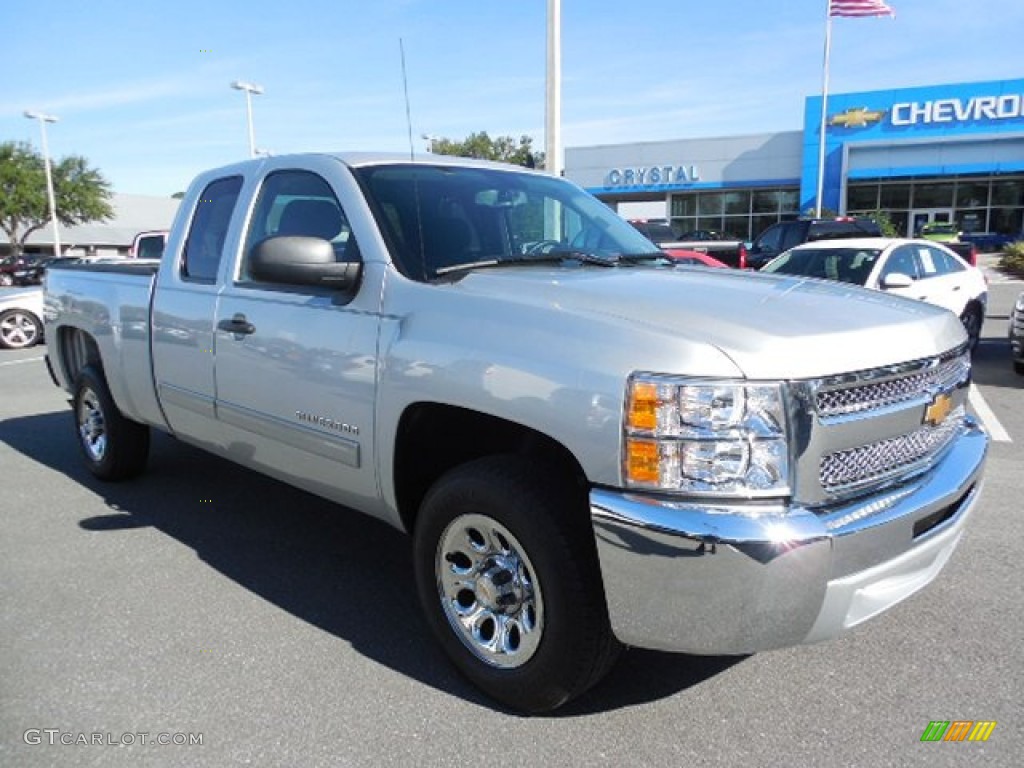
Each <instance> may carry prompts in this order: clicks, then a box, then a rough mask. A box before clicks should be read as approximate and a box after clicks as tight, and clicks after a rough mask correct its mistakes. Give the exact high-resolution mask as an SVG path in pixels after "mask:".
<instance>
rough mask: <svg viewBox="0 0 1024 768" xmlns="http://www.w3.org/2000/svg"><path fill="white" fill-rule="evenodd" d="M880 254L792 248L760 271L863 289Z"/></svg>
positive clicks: (874, 250) (876, 251) (871, 250)
mask: <svg viewBox="0 0 1024 768" xmlns="http://www.w3.org/2000/svg"><path fill="white" fill-rule="evenodd" d="M880 253H881V250H880V249H878V248H794V249H793V250H791V251H786V252H785V253H784V254H782V255H781V256H779V257H778V258H776V259H775V260H774V261H771V262H769V263H768V264H766V265H765V267H764V268H763V269H762V270H761V271H762V272H778V273H779V274H783V275H799V276H801V277H818V278H821V279H823V280H839V281H840V282H843V283H853V284H854V285H864V284H865V283H866V282H867V279H868V275H870V274H871V269H872V268H873V267H874V266H875V262H876V261H878V256H879V254H880Z"/></svg>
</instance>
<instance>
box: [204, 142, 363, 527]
mask: <svg viewBox="0 0 1024 768" xmlns="http://www.w3.org/2000/svg"><path fill="white" fill-rule="evenodd" d="M287 162H289V161H287V160H285V159H282V160H277V161H276V160H270V161H268V164H267V165H265V166H263V169H262V170H261V172H260V174H259V177H258V178H256V179H255V180H254V188H253V189H254V196H255V202H254V203H253V205H252V206H251V208H250V211H249V214H248V222H247V224H246V226H245V229H244V232H243V233H242V237H241V241H240V242H241V248H240V250H239V253H238V255H237V260H236V262H235V263H234V264H233V265H231V268H230V270H229V273H227V274H226V277H225V283H224V287H223V290H222V292H221V295H220V298H219V303H218V307H217V312H216V318H215V325H216V328H217V330H216V338H215V347H216V368H215V378H216V406H217V417H218V420H219V421H220V424H221V429H222V432H223V435H224V439H225V441H226V446H227V450H228V453H229V455H230V456H231V458H233V459H235V460H236V461H239V462H241V463H244V464H247V465H249V466H252V467H254V468H257V469H259V470H261V471H263V472H266V473H268V474H271V475H274V476H277V477H280V478H282V479H285V480H287V481H288V482H290V483H293V484H295V485H298V486H299V487H303V488H307V489H309V490H314V491H316V492H317V493H320V494H322V495H325V496H328V497H329V498H333V499H335V500H336V501H340V502H342V503H349V504H354V505H358V506H362V507H363V508H365V507H366V506H367V500H372V499H375V498H376V497H377V496H378V493H377V487H376V476H375V470H374V461H373V449H374V446H373V436H374V429H373V427H374V424H373V415H374V398H375V388H376V381H377V332H378V325H379V322H380V315H379V312H380V295H381V284H382V280H383V265H381V264H375V265H373V267H372V268H367V267H368V265H365V264H363V267H362V277H361V282H360V284H359V285H358V286H357V287H356V288H355V289H353V290H351V291H347V292H341V291H339V290H337V289H332V288H328V287H320V286H297V285H286V284H281V283H276V282H270V281H266V280H264V281H259V280H256V279H255V278H253V276H252V275H251V274H250V273H249V270H248V260H249V256H250V254H251V253H252V249H253V248H254V246H256V245H258V244H259V243H260V242H262V241H264V240H267V239H269V238H274V237H281V236H303V237H316V238H321V239H323V240H327V241H329V242H330V243H331V245H332V246H333V249H334V253H335V258H336V260H338V261H348V262H353V261H355V262H362V255H361V253H360V249H359V243H358V242H357V238H356V236H355V234H354V233H353V231H352V227H351V224H350V221H349V215H348V213H347V210H346V209H347V208H348V207H349V206H350V205H352V206H358V205H360V204H363V203H362V199H361V196H360V193H359V191H358V187H357V186H356V184H355V181H354V179H352V177H351V174H350V172H349V171H348V170H347V169H346V168H345V167H344V166H343V165H342V164H341V163H339V162H338V161H337V160H335V159H334V158H329V157H316V156H310V157H306V158H303V160H302V161H301V162H302V165H303V167H295V166H294V165H292V166H288V165H282V164H283V163H287ZM292 162H294V161H292Z"/></svg>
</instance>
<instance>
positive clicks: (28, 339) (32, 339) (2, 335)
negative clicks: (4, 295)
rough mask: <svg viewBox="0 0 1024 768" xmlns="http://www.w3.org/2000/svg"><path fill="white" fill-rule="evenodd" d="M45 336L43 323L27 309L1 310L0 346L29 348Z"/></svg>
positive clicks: (5, 347)
mask: <svg viewBox="0 0 1024 768" xmlns="http://www.w3.org/2000/svg"><path fill="white" fill-rule="evenodd" d="M42 338H43V324H42V323H41V322H40V321H39V318H38V317H36V316H35V315H34V314H32V313H31V312H29V311H28V310H25V309H8V310H7V311H6V312H0V347H3V348H4V349H28V348H29V347H31V346H33V345H35V344H38V343H39V340H40V339H42Z"/></svg>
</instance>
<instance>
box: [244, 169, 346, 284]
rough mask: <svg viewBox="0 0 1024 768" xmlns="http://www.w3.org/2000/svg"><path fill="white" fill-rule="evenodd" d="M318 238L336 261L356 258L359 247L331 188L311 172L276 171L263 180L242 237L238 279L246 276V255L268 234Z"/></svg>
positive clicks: (247, 256)
mask: <svg viewBox="0 0 1024 768" xmlns="http://www.w3.org/2000/svg"><path fill="white" fill-rule="evenodd" d="M284 235H299V236H302V237H319V238H321V239H323V240H327V241H328V242H330V243H331V245H332V246H333V248H334V257H335V259H336V260H337V261H359V250H358V248H357V246H356V241H355V237H354V236H353V235H352V229H351V228H350V227H349V223H348V219H347V218H346V217H345V212H344V211H343V210H342V209H341V204H340V203H339V202H338V198H336V197H335V196H334V191H333V190H332V189H331V186H330V184H328V183H327V182H326V181H325V180H324V179H323V178H322V177H320V176H318V175H317V174H315V173H312V172H311V171H298V170H295V171H276V172H274V173H272V174H270V175H269V176H267V178H266V179H265V180H264V182H263V188H262V189H261V190H260V195H259V199H258V200H257V201H256V210H255V211H254V213H253V217H252V221H251V222H250V223H249V232H248V234H247V235H246V238H245V258H244V259H243V261H242V272H241V274H240V275H239V279H242V280H245V279H248V269H247V265H248V261H249V254H250V253H251V252H252V249H253V247H255V246H256V245H257V244H259V243H260V242H262V241H263V240H266V239H267V238H269V237H279V236H284Z"/></svg>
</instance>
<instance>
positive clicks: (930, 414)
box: [924, 392, 953, 427]
mask: <svg viewBox="0 0 1024 768" xmlns="http://www.w3.org/2000/svg"><path fill="white" fill-rule="evenodd" d="M952 410H953V398H952V397H951V396H950V395H949V394H948V393H946V392H939V394H937V395H935V397H933V398H932V401H931V402H930V403H928V407H927V408H925V409H924V423H925V424H930V425H932V426H933V427H937V426H939V424H941V423H942V422H944V421H945V420H946V417H947V416H949V413H950V411H952Z"/></svg>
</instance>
